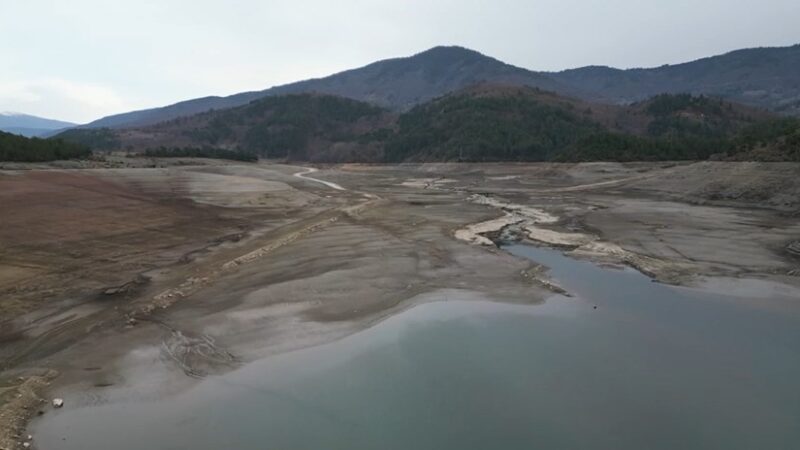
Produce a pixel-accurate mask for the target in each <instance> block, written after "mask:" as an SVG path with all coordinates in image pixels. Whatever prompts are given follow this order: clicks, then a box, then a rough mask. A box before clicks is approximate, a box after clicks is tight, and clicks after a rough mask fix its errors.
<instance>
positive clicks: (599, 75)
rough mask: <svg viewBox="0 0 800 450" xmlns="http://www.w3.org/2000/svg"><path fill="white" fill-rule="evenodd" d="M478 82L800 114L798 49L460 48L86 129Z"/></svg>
mask: <svg viewBox="0 0 800 450" xmlns="http://www.w3.org/2000/svg"><path fill="white" fill-rule="evenodd" d="M480 82H489V83H495V84H506V85H516V86H531V87H538V88H541V89H545V90H549V91H553V92H557V93H559V94H563V95H568V96H572V97H579V98H583V99H585V100H591V101H604V102H607V103H620V104H628V103H633V102H637V101H642V100H644V99H647V98H650V97H653V96H655V95H658V94H663V93H691V94H695V95H699V94H704V95H711V96H716V97H721V98H725V99H729V100H732V101H735V102H738V103H743V104H747V105H752V106H758V107H763V108H767V109H770V110H773V111H776V112H781V113H785V114H794V115H800V45H795V46H792V47H777V48H755V49H746V50H739V51H735V52H731V53H728V54H724V55H719V56H713V57H709V58H704V59H701V60H697V61H693V62H688V63H684V64H677V65H667V66H662V67H658V68H650V69H629V70H620V69H614V68H610V67H597V66H591V67H584V68H580V69H573V70H566V71H563V72H554V73H545V72H534V71H530V70H526V69H522V68H519V67H515V66H511V65H509V64H505V63H503V62H501V61H498V60H496V59H494V58H491V57H488V56H485V55H482V54H480V53H478V52H475V51H473V50H469V49H465V48H461V47H435V48H432V49H430V50H427V51H424V52H422V53H419V54H416V55H413V56H410V57H405V58H394V59H387V60H383V61H378V62H375V63H372V64H369V65H367V66H364V67H361V68H358V69H353V70H348V71H345V72H341V73H338V74H334V75H331V76H328V77H324V78H319V79H312V80H306V81H300V82H297V83H291V84H287V85H283V86H276V87H273V88H270V89H266V90H263V91H255V92H243V93H240V94H234V95H231V96H228V97H203V98H198V99H193V100H188V101H184V102H180V103H176V104H173V105H169V106H165V107H162V108H153V109H147V110H141V111H133V112H128V113H123V114H117V115H113V116H108V117H104V118H102V119H99V120H96V121H94V122H91V123H89V124H87V125H84V127H87V128H102V127H110V128H123V127H135V126H144V125H151V124H154V123H158V122H163V121H166V120H170V119H174V118H177V117H184V116H190V115H193V114H197V113H200V112H205V111H209V110H211V109H225V108H233V107H236V106H241V105H245V104H247V103H249V102H251V101H253V100H257V99H260V98H263V97H266V96H271V95H284V94H292V93H309V92H315V93H323V94H331V95H337V96H341V97H347V98H352V99H355V100H360V101H365V102H369V103H372V104H374V105H377V106H381V107H384V108H387V109H392V110H396V111H405V110H408V109H410V108H411V107H413V106H415V105H418V104H421V103H424V102H426V101H428V100H430V99H433V98H436V97H439V96H442V95H445V94H447V93H450V92H454V91H457V90H459V89H462V88H465V87H467V86H470V85H473V84H476V83H480Z"/></svg>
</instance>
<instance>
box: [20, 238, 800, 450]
mask: <svg viewBox="0 0 800 450" xmlns="http://www.w3.org/2000/svg"><path fill="white" fill-rule="evenodd" d="M505 250H507V251H509V252H511V253H513V254H515V255H517V256H520V257H524V258H528V259H531V260H533V261H535V262H537V263H541V264H544V265H546V266H548V267H550V268H551V271H550V274H551V276H552V277H553V279H554V280H556V281H557V282H558V283H559V284H560V285H561V286H563V287H564V288H565V289H566V290H567V291H568V292H570V294H572V295H573V296H572V297H564V296H555V297H553V298H551V299H549V300H548V301H547V302H546V303H545V304H543V305H534V306H528V305H508V304H502V303H494V302H477V301H459V300H458V299H453V298H452V297H451V298H450V300H449V301H444V302H436V303H429V304H423V305H420V306H416V307H413V308H411V309H409V310H407V311H405V312H402V313H400V314H397V315H395V316H393V317H391V318H389V319H387V320H384V321H382V322H380V323H379V324H377V325H375V326H373V327H371V328H369V329H367V330H365V331H362V332H359V333H356V334H354V335H351V336H349V337H346V338H344V339H341V340H339V341H336V342H332V343H330V344H326V345H321V346H317V347H312V348H308V349H304V350H299V351H294V352H290V353H285V354H281V355H277V356H273V357H269V358H266V359H264V360H260V361H256V362H254V363H251V364H248V365H246V366H244V367H242V368H240V369H238V370H235V371H233V372H230V373H227V374H225V375H221V376H211V377H208V378H205V379H203V380H202V381H200V382H199V383H198V384H197V385H196V386H195V387H193V388H191V389H189V390H187V391H184V392H182V393H180V394H177V395H175V396H172V397H167V398H164V399H163V400H138V401H137V400H129V401H114V402H106V403H104V402H98V404H97V405H93V406H87V407H80V408H76V407H73V408H69V405H68V406H67V407H65V408H64V409H61V410H58V411H52V412H48V413H47V414H46V415H45V416H44V417H43V418H41V419H40V420H38V421H36V422H35V423H34V425H33V427H32V431H33V434H34V436H35V442H36V445H37V446H38V447H39V448H40V449H43V450H101V449H103V450H104V449H112V448H113V449H117V450H133V449H143V448H148V449H164V450H167V449H195V450H218V449H225V448H230V449H253V450H256V449H259V450H262V449H294V450H300V449H349V450H358V449H404V450H405V449H431V450H432V449H440V450H441V449H460V450H463V449H476V450H477V449H520V450H522V449H526V450H528V449H630V450H640V449H665V450H666V449H670V450H672V449H704V450H706V449H726V450H730V449H790V448H800V304H799V303H798V299H793V298H790V297H789V296H788V294H787V296H786V297H785V298H784V297H781V296H780V295H777V296H776V295H774V293H773V294H770V296H771V297H770V298H766V297H764V298H761V296H760V294H759V292H760V290H759V289H758V285H755V287H754V286H748V285H747V283H735V284H733V285H732V286H735V288H734V287H731V288H730V289H729V290H728V291H725V290H724V289H716V290H714V291H710V290H699V289H689V288H682V287H673V286H667V285H663V284H660V283H654V282H651V280H650V279H648V278H647V277H645V276H644V275H642V274H640V273H638V272H636V271H634V270H632V269H625V270H620V269H611V268H603V267H600V266H598V265H595V264H592V263H590V262H584V261H577V260H573V259H570V258H567V257H565V256H563V255H562V254H561V253H560V252H558V251H555V250H549V249H540V248H536V247H532V246H527V245H519V244H515V245H509V246H506V247H505ZM106 389H114V387H109V388H106Z"/></svg>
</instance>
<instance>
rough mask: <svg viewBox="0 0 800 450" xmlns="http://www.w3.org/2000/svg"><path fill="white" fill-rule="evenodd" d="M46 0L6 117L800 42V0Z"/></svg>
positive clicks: (18, 49)
mask: <svg viewBox="0 0 800 450" xmlns="http://www.w3.org/2000/svg"><path fill="white" fill-rule="evenodd" d="M642 3H643V2H636V1H634V0H613V1H610V2H604V4H603V5H600V4H597V3H594V2H592V3H587V2H585V1H583V2H582V1H577V0H569V1H560V2H557V1H554V0H537V1H530V2H526V1H511V0H504V1H499V2H491V3H489V2H477V1H474V2H456V1H453V0H447V1H442V2H437V4H436V5H430V4H428V3H426V2H422V1H417V0H415V1H412V2H404V3H403V4H402V5H398V4H394V3H392V2H370V3H365V2H361V1H357V0H348V1H347V2H344V3H342V2H340V3H339V4H337V5H332V4H328V3H327V2H319V1H310V0H307V1H302V2H293V3H291V4H290V5H287V4H283V3H280V2H259V1H255V0H238V1H233V2H229V3H227V4H226V5H225V7H221V6H220V5H219V4H214V3H213V2H210V1H207V0H203V1H195V2H189V1H185V0H173V1H162V2H156V1H141V2H137V3H135V4H133V3H131V4H127V5H123V6H120V5H109V4H107V2H103V1H100V0H77V1H74V2H69V4H66V3H63V2H56V1H51V0H32V1H29V2H25V3H24V4H23V3H14V4H9V5H4V10H5V11H4V12H5V14H4V15H3V16H2V17H0V29H2V30H3V31H2V34H3V37H4V39H1V40H0V51H2V54H3V55H4V56H5V57H6V70H5V71H4V73H3V74H0V111H15V112H20V113H25V114H33V115H37V116H43V117H48V118H52V119H58V120H66V121H73V122H79V123H85V122H88V121H91V120H94V119H97V118H100V117H102V116H106V115H109V114H116V113H120V112H126V111H130V110H135V109H143V108H150V107H157V106H163V105H167V104H171V103H175V102H178V101H182V100H187V99H191V98H196V97H204V96H210V95H220V96H224V95H230V94H234V93H237V92H242V91H251V90H261V89H265V88H268V87H271V86H274V85H280V84H284V83H289V82H293V81H298V80H303V79H308V78H315V77H322V76H326V75H330V74H332V73H336V72H340V71H342V70H347V69H351V68H355V67H360V66H363V65H366V64H369V63H371V62H374V61H377V60H382V59H388V58H394V57H402V56H409V55H412V54H415V53H419V52H421V51H424V50H427V49H429V48H431V47H435V46H438V45H458V46H462V47H466V48H470V49H473V50H476V51H479V52H481V53H483V54H486V55H488V56H491V57H494V58H497V59H500V60H502V61H504V62H507V63H509V64H513V65H516V66H520V67H523V68H526V69H530V70H541V71H556V70H563V69H570V68H575V67H582V66H587V65H607V66H612V67H618V68H631V67H655V66H661V65H664V64H676V63H682V62H687V61H692V60H695V59H698V58H703V57H707V56H713V55H718V54H722V53H726V52H729V51H733V50H737V49H741V48H752V47H773V46H787V45H793V44H797V43H800V31H798V30H797V27H796V26H794V24H795V23H796V22H797V21H798V19H800V2H796V1H789V0H773V1H769V2H764V3H766V4H764V3H762V5H761V6H759V7H758V8H753V6H752V3H750V2H745V1H741V0H736V1H723V0H704V1H700V2H689V1H685V0H679V1H673V2H669V3H668V4H666V3H664V4H662V3H661V2H658V3H656V2H652V3H656V4H652V3H651V4H649V5H644V4H642Z"/></svg>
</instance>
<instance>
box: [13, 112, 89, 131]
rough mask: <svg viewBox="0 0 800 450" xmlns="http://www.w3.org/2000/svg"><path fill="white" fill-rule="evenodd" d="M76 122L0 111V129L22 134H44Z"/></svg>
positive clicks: (68, 126) (70, 125)
mask: <svg viewBox="0 0 800 450" xmlns="http://www.w3.org/2000/svg"><path fill="white" fill-rule="evenodd" d="M75 125H76V124H74V123H71V122H64V121H61V120H53V119H45V118H43V117H36V116H31V115H28V114H20V113H12V112H2V113H0V131H5V132H7V133H13V134H19V135H22V136H28V137H31V136H44V135H46V134H49V133H51V132H53V131H57V130H61V129H64V128H70V127H74V126H75Z"/></svg>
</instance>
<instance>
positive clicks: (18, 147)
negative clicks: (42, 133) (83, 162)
mask: <svg viewBox="0 0 800 450" xmlns="http://www.w3.org/2000/svg"><path fill="white" fill-rule="evenodd" d="M91 154H92V152H91V150H89V148H88V147H86V146H83V145H80V144H76V143H73V142H67V141H64V140H63V139H39V138H26V137H23V136H19V135H16V134H11V133H6V132H3V131H0V161H20V162H41V161H54V160H57V159H74V158H86V157H89V156H91Z"/></svg>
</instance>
